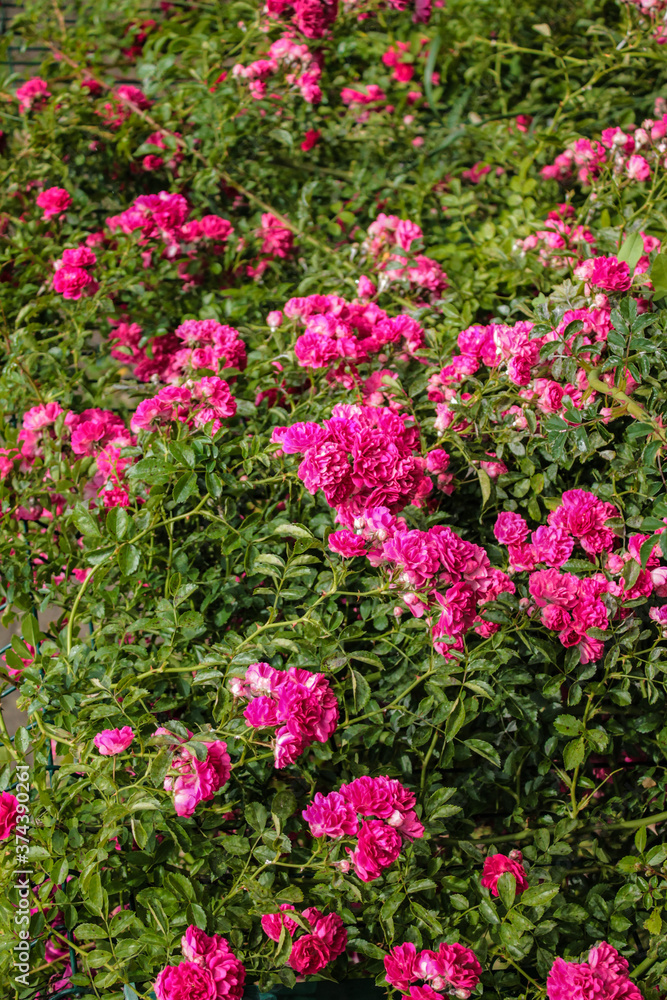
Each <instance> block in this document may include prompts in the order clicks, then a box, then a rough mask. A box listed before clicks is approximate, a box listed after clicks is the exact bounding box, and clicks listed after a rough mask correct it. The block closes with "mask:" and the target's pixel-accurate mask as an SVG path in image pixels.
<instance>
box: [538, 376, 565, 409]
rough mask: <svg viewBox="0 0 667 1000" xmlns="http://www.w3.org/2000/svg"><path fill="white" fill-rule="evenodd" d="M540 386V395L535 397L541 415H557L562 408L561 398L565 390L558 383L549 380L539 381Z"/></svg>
mask: <svg viewBox="0 0 667 1000" xmlns="http://www.w3.org/2000/svg"><path fill="white" fill-rule="evenodd" d="M539 382H540V383H541V385H542V388H541V390H540V394H539V396H538V397H537V405H538V408H539V409H540V410H542V412H543V413H558V412H559V411H560V410H561V409H562V408H563V396H564V395H565V390H564V389H563V387H562V386H561V385H559V384H558V382H552V381H551V380H550V379H539Z"/></svg>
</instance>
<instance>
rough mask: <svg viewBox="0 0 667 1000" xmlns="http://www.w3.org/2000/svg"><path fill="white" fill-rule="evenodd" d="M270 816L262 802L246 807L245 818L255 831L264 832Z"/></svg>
mask: <svg viewBox="0 0 667 1000" xmlns="http://www.w3.org/2000/svg"><path fill="white" fill-rule="evenodd" d="M268 816H269V814H268V812H267V809H266V806H264V805H263V804H262V803H261V802H249V803H248V805H247V806H246V807H245V818H246V819H247V820H248V822H249V823H250V826H251V827H252V828H253V830H259V831H262V830H263V829H264V827H265V826H266V821H267V819H268Z"/></svg>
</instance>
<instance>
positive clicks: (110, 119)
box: [88, 81, 153, 129]
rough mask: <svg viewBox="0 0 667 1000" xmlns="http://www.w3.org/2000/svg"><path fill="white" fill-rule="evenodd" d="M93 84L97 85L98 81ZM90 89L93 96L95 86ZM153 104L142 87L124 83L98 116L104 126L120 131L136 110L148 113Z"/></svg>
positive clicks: (117, 88) (115, 91)
mask: <svg viewBox="0 0 667 1000" xmlns="http://www.w3.org/2000/svg"><path fill="white" fill-rule="evenodd" d="M92 82H93V83H96V82H97V81H92ZM88 89H89V90H90V91H91V94H92V93H93V92H94V91H95V90H96V88H95V87H94V86H93V87H90V85H88ZM152 103H153V102H152V101H151V100H149V99H148V97H146V95H145V94H144V92H143V90H141V88H140V87H135V86H133V85H132V84H128V83H123V84H121V86H120V87H116V89H115V90H114V92H113V93H112V94H111V100H110V101H107V102H106V103H105V104H104V105H103V106H102V110H101V111H98V112H97V114H99V116H100V117H101V118H102V120H103V121H104V124H105V125H108V126H109V128H112V129H118V128H120V127H121V125H122V124H123V122H126V121H127V120H128V119H129V118H130V116H131V115H132V114H133V113H134V111H135V109H138V110H139V111H147V110H148V109H149V108H150V107H151V105H152Z"/></svg>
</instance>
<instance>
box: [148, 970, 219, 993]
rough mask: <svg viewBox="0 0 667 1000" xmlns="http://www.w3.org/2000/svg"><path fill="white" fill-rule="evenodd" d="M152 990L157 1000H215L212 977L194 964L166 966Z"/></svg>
mask: <svg viewBox="0 0 667 1000" xmlns="http://www.w3.org/2000/svg"><path fill="white" fill-rule="evenodd" d="M153 988H154V990H155V996H156V997H157V1000H217V990H216V986H215V982H214V980H213V976H212V975H211V973H210V972H209V970H208V969H205V968H202V967H201V966H200V965H195V963H194V962H181V964H180V965H168V966H167V967H166V969H163V970H162V972H161V973H160V974H159V976H158V977H157V979H156V981H155V986H154V987H153Z"/></svg>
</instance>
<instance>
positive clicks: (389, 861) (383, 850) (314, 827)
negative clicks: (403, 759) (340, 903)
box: [302, 777, 424, 882]
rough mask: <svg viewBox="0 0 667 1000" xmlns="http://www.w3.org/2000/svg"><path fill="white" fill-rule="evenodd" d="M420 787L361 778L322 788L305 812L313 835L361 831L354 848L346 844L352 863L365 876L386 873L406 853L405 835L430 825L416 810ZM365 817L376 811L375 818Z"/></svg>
mask: <svg viewBox="0 0 667 1000" xmlns="http://www.w3.org/2000/svg"><path fill="white" fill-rule="evenodd" d="M415 802H416V800H415V796H414V793H413V792H411V791H409V790H408V789H407V788H405V787H404V786H403V785H401V783H400V782H399V781H396V780H395V779H394V778H388V777H380V778H369V777H361V778H355V779H354V780H353V781H351V782H350V783H349V784H347V785H341V787H340V790H339V791H337V792H329V794H328V795H323V794H322V792H316V794H315V796H314V798H313V801H312V802H311V804H310V805H309V806H308V807H307V808H306V809H304V811H303V813H302V815H303V818H304V819H305V820H306V821H307V823H308V825H309V827H310V832H311V834H312V835H313V837H325V836H326V837H331V838H332V839H333V840H338V839H340V838H341V837H356V838H357V840H356V844H355V846H354V848H350V847H346V848H345V850H346V852H347V853H348V854H349V856H350V859H349V861H345V860H344V861H341V862H338V864H339V865H340V866H341V867H342V868H344V870H347V869H348V868H349V866H350V865H352V867H353V868H354V870H355V872H356V873H357V875H358V876H359V878H360V879H361V880H362V882H371V881H373V879H376V878H380V876H381V874H382V871H383V870H384V869H385V868H389V867H390V866H391V865H393V863H394V862H395V861H396V859H397V858H398V857H399V855H400V853H401V846H402V843H403V840H402V838H406V839H408V840H414V839H415V838H417V837H423V836H424V827H423V826H422V824H421V823H420V821H419V819H418V818H417V813H416V812H415ZM359 816H361V817H375V818H374V819H367V818H363V819H362V820H361V822H360V820H359Z"/></svg>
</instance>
